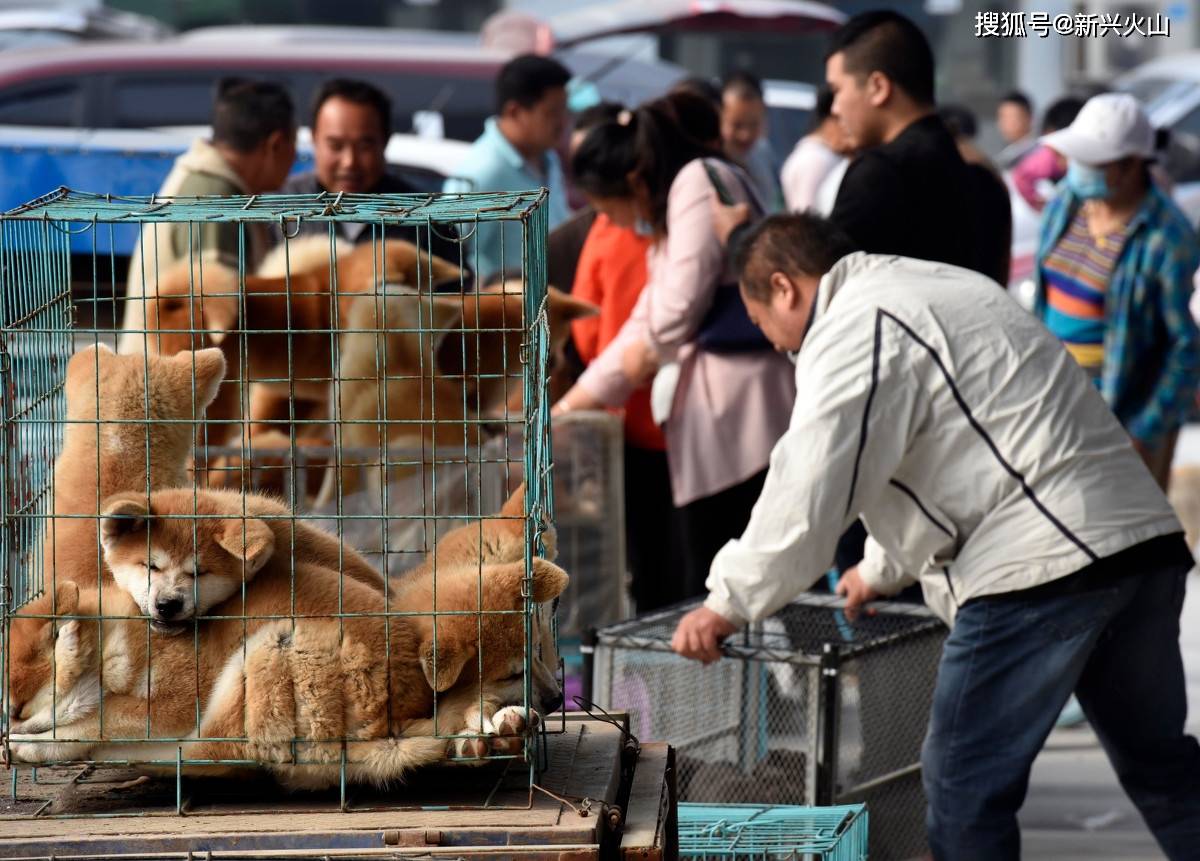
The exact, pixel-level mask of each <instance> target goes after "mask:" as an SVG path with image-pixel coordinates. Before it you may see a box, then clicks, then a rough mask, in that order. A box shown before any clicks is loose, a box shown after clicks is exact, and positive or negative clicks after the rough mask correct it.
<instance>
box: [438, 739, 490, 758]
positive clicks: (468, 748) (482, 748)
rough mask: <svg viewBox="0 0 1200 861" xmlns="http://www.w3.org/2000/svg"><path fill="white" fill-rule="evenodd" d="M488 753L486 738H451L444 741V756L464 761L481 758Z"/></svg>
mask: <svg viewBox="0 0 1200 861" xmlns="http://www.w3.org/2000/svg"><path fill="white" fill-rule="evenodd" d="M487 755H488V740H487V739H486V738H474V737H470V738H452V739H449V740H448V741H447V743H446V756H448V757H449V758H450V759H452V760H462V761H466V762H471V761H477V760H482V759H484V758H485V757H487Z"/></svg>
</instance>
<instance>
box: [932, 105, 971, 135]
mask: <svg viewBox="0 0 1200 861" xmlns="http://www.w3.org/2000/svg"><path fill="white" fill-rule="evenodd" d="M938 116H939V117H941V118H942V122H943V123H944V124H945V126H946V128H947V129H949V130H950V134H952V135H953V136H954V137H956V138H959V137H963V138H973V137H975V135H976V134H978V133H979V123H978V122H977V121H976V119H975V113H974V112H973V111H972V110H971V109H970V108H968V107H967V106H966V105H942V106H941V107H939V108H938Z"/></svg>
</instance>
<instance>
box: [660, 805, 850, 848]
mask: <svg viewBox="0 0 1200 861" xmlns="http://www.w3.org/2000/svg"><path fill="white" fill-rule="evenodd" d="M867 823H868V814H867V810H866V807H865V806H864V805H862V804H850V805H839V806H835V807H801V806H798V805H772V806H763V805H754V804H717V805H712V804H689V803H682V804H680V805H679V856H680V857H681V858H689V859H700V861H703V859H709V858H713V859H716V858H733V859H781V861H782V859H787V861H800V859H812V861H865V859H866V857H867V832H868V825H867Z"/></svg>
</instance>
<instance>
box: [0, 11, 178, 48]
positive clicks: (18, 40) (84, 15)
mask: <svg viewBox="0 0 1200 861" xmlns="http://www.w3.org/2000/svg"><path fill="white" fill-rule="evenodd" d="M171 32H172V31H171V28H170V27H167V26H166V25H165V24H163V23H162V22H160V21H158V20H156V19H154V18H148V17H146V16H145V15H135V14H134V13H132V12H121V11H119V10H117V9H109V8H107V7H104V6H97V7H95V8H91V9H86V8H63V9H43V8H41V7H38V6H34V5H33V4H30V5H29V6H28V7H23V8H14V9H2V10H0V51H12V50H17V49H23V50H28V49H31V48H47V47H50V46H54V45H71V44H75V43H77V42H90V41H93V40H112V39H134V40H141V41H156V40H159V39H165V38H167V37H168V36H170V35H171Z"/></svg>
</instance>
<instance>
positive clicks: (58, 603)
mask: <svg viewBox="0 0 1200 861" xmlns="http://www.w3.org/2000/svg"><path fill="white" fill-rule="evenodd" d="M78 609H79V586H78V585H77V584H75V583H72V582H71V581H70V580H64V581H63V582H61V583H59V584H58V585H56V586H55V587H54V614H55V615H56V616H70V615H71V614H72V613H74V612H75V611H76V610H78Z"/></svg>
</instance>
